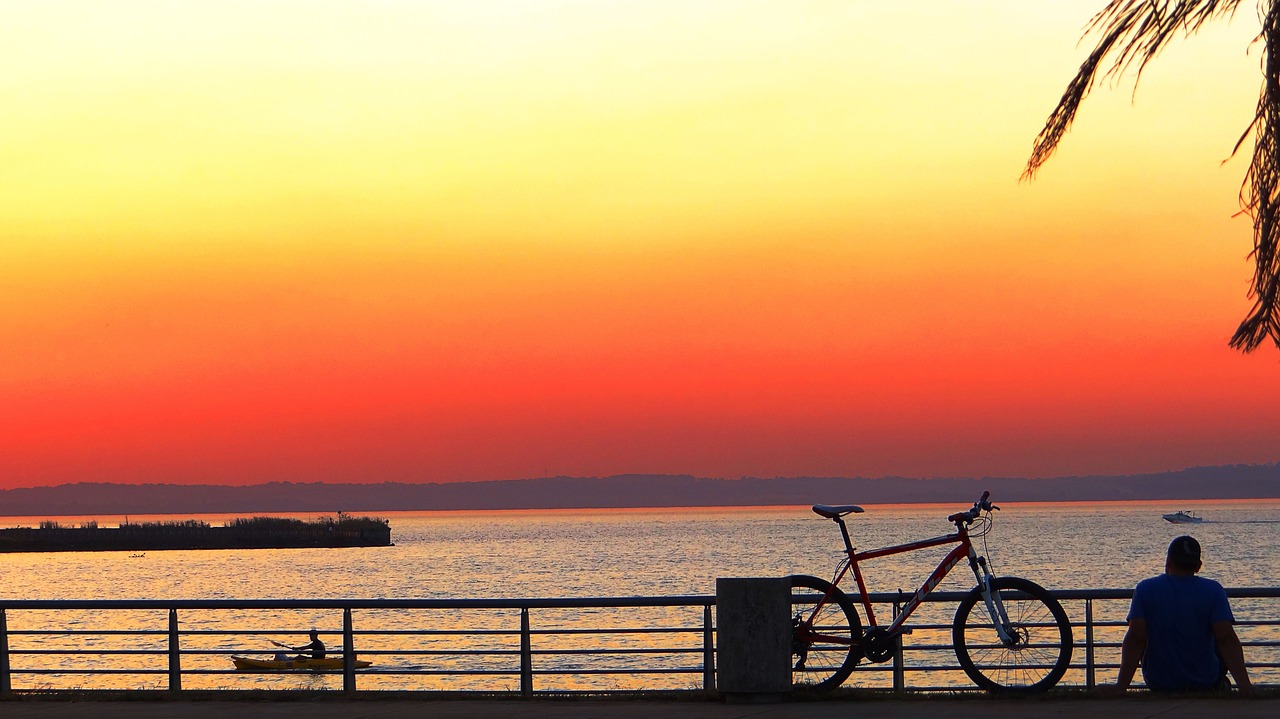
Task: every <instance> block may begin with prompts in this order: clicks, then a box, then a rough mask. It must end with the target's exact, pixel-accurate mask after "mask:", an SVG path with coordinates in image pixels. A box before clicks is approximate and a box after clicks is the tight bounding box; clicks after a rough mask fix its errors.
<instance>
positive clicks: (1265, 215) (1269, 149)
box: [1231, 2, 1280, 352]
mask: <svg viewBox="0 0 1280 719" xmlns="http://www.w3.org/2000/svg"><path fill="white" fill-rule="evenodd" d="M1261 40H1262V44H1263V46H1264V47H1265V54H1264V56H1263V61H1262V92H1261V94H1260V95H1259V97H1258V107H1257V110H1256V112H1255V113H1254V117H1253V122H1252V123H1250V125H1249V129H1248V130H1246V131H1245V134H1244V135H1242V136H1241V137H1240V140H1239V141H1238V142H1236V147H1235V151H1238V150H1239V149H1240V147H1241V146H1242V145H1243V144H1244V142H1245V141H1246V138H1247V136H1248V135H1249V134H1250V133H1252V135H1253V159H1252V160H1251V161H1250V163H1249V170H1248V172H1247V173H1246V174H1245V181H1244V185H1243V186H1242V188H1241V190H1240V206H1241V207H1242V208H1244V211H1245V212H1246V213H1248V214H1249V216H1250V217H1252V218H1253V252H1251V253H1250V255H1249V256H1250V257H1251V258H1252V259H1253V262H1254V272H1253V282H1252V286H1251V288H1250V291H1249V296H1250V298H1252V299H1253V308H1252V309H1251V310H1250V311H1249V316H1248V317H1246V318H1245V319H1244V321H1243V322H1241V323H1240V327H1238V328H1237V329H1236V332H1235V334H1234V335H1233V336H1232V337H1231V346H1232V347H1235V348H1237V349H1241V350H1244V351H1245V352H1249V351H1252V350H1254V349H1256V348H1257V347H1258V346H1259V345H1261V344H1262V343H1263V341H1265V340H1266V339H1267V338H1268V337H1270V338H1271V340H1272V341H1273V342H1274V343H1275V344H1276V346H1277V347H1280V304H1278V302H1280V252H1278V251H1277V248H1278V247H1280V3H1276V2H1273V3H1272V4H1271V8H1270V10H1269V11H1268V12H1267V14H1266V16H1265V17H1264V19H1263V24H1262V35H1261ZM1233 152H1234V151H1233Z"/></svg>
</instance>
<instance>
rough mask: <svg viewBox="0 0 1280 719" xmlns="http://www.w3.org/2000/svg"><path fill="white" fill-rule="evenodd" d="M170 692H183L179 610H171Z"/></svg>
mask: <svg viewBox="0 0 1280 719" xmlns="http://www.w3.org/2000/svg"><path fill="white" fill-rule="evenodd" d="M169 691H171V692H180V691H182V651H181V649H180V648H179V645H178V610H177V609H176V608H172V609H170V610H169Z"/></svg>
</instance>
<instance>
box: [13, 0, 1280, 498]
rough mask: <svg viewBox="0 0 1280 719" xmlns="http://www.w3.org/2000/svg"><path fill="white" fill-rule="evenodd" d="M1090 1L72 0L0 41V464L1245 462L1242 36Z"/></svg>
mask: <svg viewBox="0 0 1280 719" xmlns="http://www.w3.org/2000/svg"><path fill="white" fill-rule="evenodd" d="M1101 4H1102V2H1101V0H1089V1H1084V0H1081V1H1079V2H1075V1H1073V2H1052V3H1051V2H1044V3H1029V2H1025V0H1006V1H991V2H978V3H954V2H950V1H949V0H935V1H925V0H915V1H904V2H900V3H849V2H836V1H831V2H827V1H824V0H812V1H810V2H800V3H778V2H745V1H744V2H739V1H734V2H729V1H726V2H706V3H692V4H691V3H685V2H674V1H673V2H667V1H665V0H643V1H639V0H637V1H634V2H632V1H630V0H623V1H619V2H609V3H596V2H584V1H581V0H537V1H534V0H528V1H526V2H477V3H456V2H438V3H437V2H421V3H404V2H394V1H392V0H384V1H382V2H359V3H356V2H325V1H322V0H280V1H278V2H272V3H261V2H249V1H244V2H239V1H236V0H224V2H219V3H207V4H197V3H173V2H160V1H158V0H157V1H155V2H142V1H139V2H130V3H124V4H119V3H107V4H103V3H96V2H89V1H87V0H85V1H83V2H72V1H69V0H68V1H64V2H58V1H56V0H54V1H51V2H43V3H25V4H23V5H21V6H19V7H18V8H11V9H9V11H8V13H7V18H6V22H5V24H4V25H3V26H2V27H0V63H2V64H3V66H4V67H6V68H7V70H6V72H5V73H3V74H0V107H4V108H5V110H4V125H5V128H6V132H4V133H2V134H0V197H3V198H5V199H4V200H3V202H2V203H0V238H3V239H2V240H0V348H3V349H2V350H0V408H3V409H2V410H0V487H16V486H38V485H50V484H61V483H66V482H77V481H114V482H179V483H187V482H217V483H250V482H261V481H271V480H292V481H314V480H328V481H384V480H390V481H432V482H434V481H455V480H479V479H507V478H524V477H535V476H545V475H555V474H568V475H606V474H616V473H626V472H662V473H691V474H696V475H701V476H714V477H738V476H743V475H754V476H775V475H801V474H808V475H849V476H853V475H862V476H879V475H889V474H897V475H909V476H984V475H985V476H991V475H1026V476H1052V475H1065V474H1082V473H1104V472H1105V473H1112V472H1143V471H1161V470H1168V469H1178V468H1182V467H1185V466H1189V465H1204V464H1219V463H1254V462H1272V461H1276V460H1277V459H1280V452H1277V451H1276V446H1277V440H1276V437H1277V435H1278V434H1280V432H1278V430H1280V401H1277V400H1280V363H1278V361H1277V360H1278V354H1277V352H1276V350H1275V349H1274V348H1273V347H1266V348H1263V349H1262V350H1260V351H1258V352H1256V353H1255V354H1253V355H1247V356H1246V355H1241V354H1239V353H1237V352H1235V351H1233V350H1231V349H1229V348H1228V347H1227V339H1228V338H1229V337H1230V335H1231V332H1232V331H1233V330H1234V329H1235V326H1236V323H1237V322H1238V321H1239V320H1240V319H1241V318H1243V316H1244V314H1245V312H1246V310H1247V309H1248V306H1249V302H1248V300H1247V297H1246V294H1245V293H1246V290H1247V287H1248V280H1249V277H1250V274H1251V265H1250V263H1249V261H1248V259H1247V254H1248V251H1249V249H1250V247H1251V240H1250V227H1249V221H1248V219H1247V218H1245V217H1233V214H1234V213H1235V212H1236V211H1237V202H1236V194H1237V192H1238V190H1239V185H1240V180H1241V178H1242V176H1243V173H1244V169H1245V160H1246V159H1247V158H1236V159H1234V160H1232V161H1230V162H1227V163H1226V164H1222V161H1223V160H1225V159H1226V158H1227V157H1228V156H1229V155H1230V152H1231V148H1232V146H1233V144H1234V142H1235V140H1236V139H1237V137H1238V136H1239V134H1240V132H1241V131H1243V129H1244V128H1245V126H1246V125H1247V124H1248V121H1249V119H1250V117H1251V114H1252V111H1253V105H1254V103H1255V101H1256V96H1257V89H1258V83H1259V72H1258V62H1259V54H1258V52H1259V51H1258V49H1256V48H1254V49H1252V50H1250V49H1249V40H1250V38H1251V37H1252V36H1253V35H1254V34H1255V33H1256V32H1257V27H1258V25H1257V22H1256V20H1255V18H1254V17H1253V16H1252V15H1251V14H1250V13H1249V12H1246V13H1243V14H1242V15H1241V16H1240V17H1238V18H1236V20H1235V21H1234V22H1233V23H1231V24H1229V25H1223V26H1221V27H1213V28H1210V29H1207V30H1205V31H1204V32H1202V34H1201V35H1200V36H1197V37H1195V38H1192V39H1191V40H1189V41H1186V42H1182V43H1177V44H1175V45H1174V46H1173V47H1172V48H1171V49H1170V50H1169V51H1168V52H1167V53H1166V54H1165V55H1164V56H1162V57H1161V58H1160V60H1159V62H1157V63H1156V64H1154V65H1152V66H1151V67H1150V69H1149V71H1148V74H1147V75H1145V76H1144V78H1143V81H1142V84H1141V85H1140V86H1139V88H1138V91H1137V93H1136V94H1134V93H1132V92H1131V88H1132V84H1131V83H1120V84H1119V85H1116V86H1115V87H1110V86H1104V87H1101V88H1099V89H1098V91H1097V92H1096V94H1095V95H1094V96H1093V97H1091V98H1090V102H1088V103H1087V104H1086V107H1085V109H1084V111H1083V113H1082V114H1081V116H1080V119H1079V121H1078V123H1077V125H1076V127H1075V129H1074V130H1073V132H1072V134H1071V135H1070V136H1069V137H1068V139H1067V141H1066V143H1065V145H1064V146H1063V148H1062V150H1061V152H1060V154H1059V156H1058V157H1056V158H1054V160H1052V161H1051V162H1050V164H1049V165H1048V166H1047V167H1046V168H1045V169H1044V170H1043V171H1042V173H1041V175H1040V176H1039V177H1038V179H1037V180H1036V181H1035V182H1033V183H1029V184H1026V183H1024V184H1019V183H1018V175H1019V173H1020V172H1021V170H1022V165H1023V163H1024V162H1025V160H1026V157H1027V154H1028V152H1029V151H1030V148H1031V141H1032V139H1033V138H1034V137H1035V134H1036V132H1037V131H1038V130H1039V127H1040V124H1041V123H1042V122H1043V120H1044V118H1045V116H1046V115H1047V113H1048V112H1049V110H1050V109H1052V107H1053V105H1054V103H1055V102H1056V100H1057V98H1058V96H1059V94H1060V93H1061V91H1062V89H1063V87H1064V86H1065V84H1066V82H1067V80H1068V79H1070V77H1071V75H1072V74H1073V72H1074V69H1075V67H1076V65H1077V64H1078V62H1079V60H1080V59H1081V58H1082V57H1083V55H1084V53H1085V52H1086V50H1087V47H1085V46H1082V45H1077V41H1078V39H1079V35H1080V31H1081V29H1082V28H1083V26H1084V24H1085V22H1086V21H1087V20H1088V19H1089V17H1091V15H1092V13H1093V12H1095V11H1096V10H1097V9H1098V8H1099V7H1100V6H1101Z"/></svg>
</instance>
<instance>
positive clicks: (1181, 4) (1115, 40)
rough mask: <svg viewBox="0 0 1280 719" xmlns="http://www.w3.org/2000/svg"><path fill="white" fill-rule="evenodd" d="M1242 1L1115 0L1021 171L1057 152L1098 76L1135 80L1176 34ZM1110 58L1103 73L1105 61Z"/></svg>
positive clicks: (1089, 30) (1097, 21)
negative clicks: (1129, 74) (1130, 76)
mask: <svg viewBox="0 0 1280 719" xmlns="http://www.w3.org/2000/svg"><path fill="white" fill-rule="evenodd" d="M1240 2H1241V0H1112V1H1111V2H1110V3H1108V4H1107V6H1106V7H1105V8H1103V9H1102V12H1099V13H1098V14H1097V15H1094V16H1093V19H1092V20H1090V21H1089V24H1088V25H1086V26H1085V33H1084V34H1085V37H1088V36H1090V35H1093V34H1100V35H1101V38H1100V39H1099V40H1098V44H1097V46H1096V47H1095V48H1094V49H1093V52H1091V53H1089V56H1088V57H1087V58H1085V61H1084V62H1083V63H1081V65H1080V70H1079V71H1077V72H1076V76H1075V77H1074V78H1072V80H1071V82H1070V83H1069V84H1068V85H1067V90H1066V92H1064V93H1063V94H1062V99H1061V100H1059V101H1058V106H1057V107H1055V108H1054V110H1053V112H1052V113H1050V114H1049V119H1048V120H1047V121H1046V122H1045V125H1044V129H1042V130H1040V134H1039V135H1038V136H1037V137H1036V140H1035V144H1034V145H1033V147H1032V150H1031V158H1030V159H1029V160H1028V161H1027V167H1026V169H1025V170H1023V172H1022V177H1023V179H1031V178H1032V177H1034V176H1035V173H1036V170H1038V169H1040V166H1041V165H1043V164H1044V163H1045V161H1047V160H1048V159H1049V157H1050V156H1051V155H1053V152H1054V150H1056V149H1057V148H1058V143H1060V142H1061V141H1062V138H1063V137H1064V136H1065V135H1066V133H1067V130H1068V129H1070V128H1071V123H1072V122H1073V121H1074V120H1075V117H1076V113H1077V112H1078V111H1079V110H1080V104H1081V103H1082V102H1084V98H1085V97H1087V96H1088V95H1089V91H1090V90H1092V89H1093V86H1094V85H1096V84H1097V82H1098V80H1099V79H1106V78H1119V77H1120V76H1122V75H1123V74H1124V73H1126V72H1128V71H1130V70H1136V74H1135V77H1134V83H1135V84H1136V83H1137V81H1138V80H1139V79H1140V78H1141V77H1142V72H1143V70H1145V69H1146V67H1147V64H1148V63H1150V62H1151V61H1152V60H1154V59H1155V58H1156V56H1157V55H1159V54H1160V51H1161V50H1163V49H1164V48H1165V46H1166V45H1168V44H1169V42H1170V41H1171V40H1173V39H1174V38H1176V37H1186V36H1188V35H1194V34H1195V33H1196V31H1197V30H1199V29H1200V28H1201V27H1202V26H1204V24H1205V23H1207V22H1209V21H1211V20H1215V19H1218V18H1230V17H1231V16H1232V15H1234V14H1235V11H1236V9H1237V8H1238V7H1239V5H1240ZM1108 58H1111V64H1110V65H1109V66H1105V67H1106V69H1105V70H1103V71H1102V74H1101V76H1099V74H1098V72H1099V70H1101V69H1102V68H1103V67H1104V61H1106V60H1107V59H1108Z"/></svg>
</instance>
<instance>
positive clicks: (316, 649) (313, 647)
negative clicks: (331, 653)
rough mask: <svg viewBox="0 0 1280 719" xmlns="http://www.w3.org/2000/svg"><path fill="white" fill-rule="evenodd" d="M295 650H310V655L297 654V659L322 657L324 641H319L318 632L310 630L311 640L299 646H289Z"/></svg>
mask: <svg viewBox="0 0 1280 719" xmlns="http://www.w3.org/2000/svg"><path fill="white" fill-rule="evenodd" d="M289 648H290V649H292V650H293V651H295V652H311V656H299V657H298V659H324V642H322V641H320V633H319V632H317V631H316V630H314V629H312V630H311V642H310V643H308V644H303V645H302V646H300V647H289Z"/></svg>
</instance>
